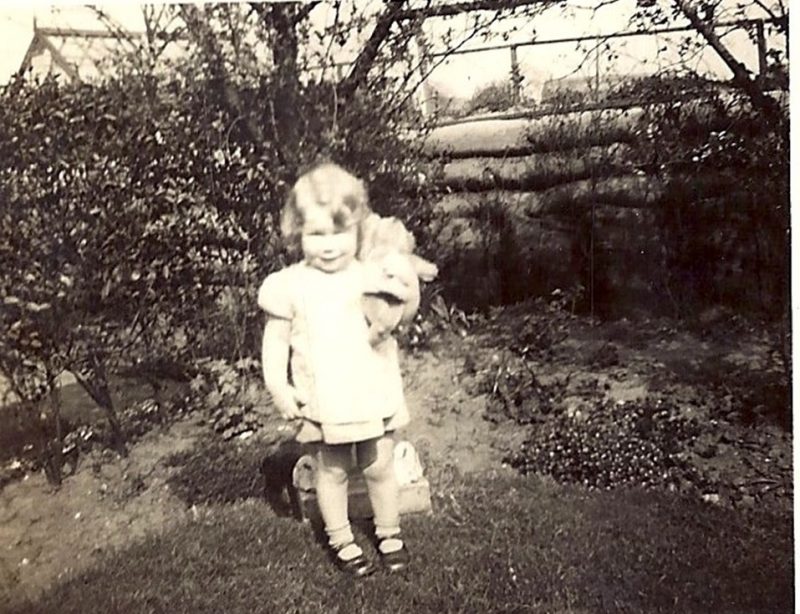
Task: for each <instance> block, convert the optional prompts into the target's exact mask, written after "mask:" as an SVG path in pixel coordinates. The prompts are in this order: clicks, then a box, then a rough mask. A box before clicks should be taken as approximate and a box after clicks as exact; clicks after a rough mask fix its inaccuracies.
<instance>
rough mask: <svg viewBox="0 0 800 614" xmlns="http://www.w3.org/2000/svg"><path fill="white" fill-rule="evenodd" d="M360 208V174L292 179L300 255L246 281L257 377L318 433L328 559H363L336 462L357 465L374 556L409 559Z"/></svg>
mask: <svg viewBox="0 0 800 614" xmlns="http://www.w3.org/2000/svg"><path fill="white" fill-rule="evenodd" d="M369 214H370V210H369V205H368V201H367V193H366V189H365V188H364V185H363V183H362V182H361V181H359V180H358V179H356V178H355V177H354V176H353V175H351V174H349V173H348V172H346V171H345V170H344V169H342V168H341V167H339V166H337V165H335V164H331V163H325V164H321V165H318V166H316V167H314V168H313V169H312V170H310V171H309V172H307V173H305V174H304V175H302V176H301V177H300V179H298V181H297V183H296V184H295V185H294V188H293V189H292V191H291V193H290V195H289V198H288V199H287V202H286V205H285V207H284V210H283V212H282V218H281V233H282V235H283V237H284V239H285V240H286V241H287V243H288V245H289V246H290V247H295V248H297V247H299V248H300V252H301V253H302V256H303V258H302V260H301V261H300V262H297V263H295V264H292V265H290V266H288V267H286V268H284V269H282V270H281V271H278V272H276V273H273V274H271V275H269V276H268V277H267V278H266V279H265V280H264V282H263V283H262V285H261V288H260V289H259V292H258V304H259V305H260V307H261V308H262V309H264V310H265V311H266V313H267V323H266V326H265V329H264V338H263V346H262V363H263V369H264V381H265V383H266V386H267V389H268V391H269V392H270V394H271V395H272V398H273V400H274V403H275V405H276V406H277V408H278V410H279V411H280V413H281V414H282V416H283V417H284V418H286V419H289V420H296V421H297V422H298V423H299V428H298V432H297V436H296V438H297V440H298V441H300V442H303V443H311V442H318V446H317V451H316V456H317V465H318V470H317V474H316V485H315V486H316V492H317V502H318V504H319V509H320V512H321V514H322V520H323V523H324V525H325V532H326V534H327V536H328V543H329V545H330V548H331V554H332V557H333V560H334V562H335V563H336V565H337V567H339V568H340V569H341V570H343V571H345V572H347V573H350V574H352V575H354V576H365V575H367V574H369V573H371V572H373V571H374V567H373V565H372V564H371V563H370V561H369V560H368V559H367V557H366V556H365V554H364V552H363V551H362V550H361V548H360V547H359V546H358V545H357V544H356V543H355V541H354V538H353V533H352V531H351V529H350V522H349V518H348V511H347V485H348V473H349V472H351V471H353V470H355V469H360V470H361V471H363V474H364V477H365V480H366V484H367V488H368V494H369V499H370V502H371V504H372V509H373V514H374V524H375V537H376V539H377V544H378V553H379V555H380V558H381V560H382V562H383V564H384V565H385V566H386V567H387V568H388V569H389V570H392V571H396V570H399V569H401V568H403V567H405V566H406V565H407V564H408V562H409V554H408V550H407V549H406V547H405V544H404V543H403V540H402V539H401V536H400V517H399V510H398V508H399V503H398V486H397V481H396V478H395V475H394V468H393V462H392V461H393V448H394V441H393V438H392V433H393V431H394V430H395V429H397V428H399V427H402V426H404V425H406V424H407V423H408V411H407V408H406V404H405V399H404V396H403V388H402V381H401V377H400V369H399V365H398V361H397V346H396V342H394V339H391V338H390V339H388V340H386V341H388V342H389V343H386V342H382V343H381V344H380V345H379V346H373V345H372V344H371V343H370V340H369V331H368V323H367V321H366V319H365V315H364V312H363V309H362V298H363V295H364V292H365V286H366V284H367V282H366V279H367V278H368V277H369V275H368V274H367V272H366V269H367V268H368V265H366V264H364V263H362V262H360V261H359V260H358V259H357V258H356V255H357V254H358V250H359V245H360V242H361V238H362V231H363V228H362V223H363V222H364V220H366V219H367V216H368V215H369Z"/></svg>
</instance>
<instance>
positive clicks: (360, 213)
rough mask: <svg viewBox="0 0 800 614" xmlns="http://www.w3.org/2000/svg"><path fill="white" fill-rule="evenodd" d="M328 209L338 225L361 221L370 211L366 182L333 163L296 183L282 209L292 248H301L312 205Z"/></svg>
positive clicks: (283, 225)
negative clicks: (307, 214)
mask: <svg viewBox="0 0 800 614" xmlns="http://www.w3.org/2000/svg"><path fill="white" fill-rule="evenodd" d="M312 206H317V207H322V208H323V209H328V210H329V212H330V215H331V218H332V219H333V223H334V227H335V228H337V229H342V230H343V229H345V228H348V227H350V226H352V225H353V224H358V228H359V234H358V241H359V245H360V244H361V223H362V222H363V221H364V220H365V219H366V217H367V216H368V215H369V213H370V208H369V200H368V198H367V190H366V187H365V186H364V183H363V182H362V181H361V180H360V179H358V178H357V177H355V176H354V175H352V174H351V173H349V172H347V171H346V170H345V169H343V168H342V167H341V166H339V165H338V164H335V163H333V162H322V163H318V164H315V165H314V166H312V167H311V168H310V169H309V170H308V171H306V172H305V173H303V174H302V175H300V177H299V178H298V180H297V181H296V182H295V184H294V186H293V187H292V189H291V190H290V191H289V195H288V197H287V199H286V203H285V204H284V207H283V211H282V212H281V235H282V236H283V240H284V241H285V243H286V246H287V247H288V248H289V250H290V251H292V252H295V251H299V249H300V235H301V233H302V229H303V223H304V222H305V212H306V210H307V209H308V208H309V207H312Z"/></svg>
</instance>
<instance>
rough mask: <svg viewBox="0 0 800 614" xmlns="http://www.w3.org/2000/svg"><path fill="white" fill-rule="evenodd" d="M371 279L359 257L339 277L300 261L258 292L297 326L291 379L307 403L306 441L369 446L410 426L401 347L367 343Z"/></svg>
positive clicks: (263, 302)
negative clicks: (366, 307) (368, 442)
mask: <svg viewBox="0 0 800 614" xmlns="http://www.w3.org/2000/svg"><path fill="white" fill-rule="evenodd" d="M365 277H366V267H365V266H364V265H363V264H362V263H361V262H359V261H357V260H354V261H353V262H352V263H351V264H350V265H349V266H348V267H347V268H345V269H343V270H342V271H338V272H335V273H326V272H323V271H320V270H319V269H315V268H313V267H310V266H308V265H306V264H305V263H304V262H300V263H297V264H293V265H291V266H289V267H286V268H285V269H283V270H281V271H278V272H276V273H273V274H271V275H269V276H267V278H266V279H265V280H264V282H263V283H262V284H261V288H260V289H259V291H258V304H259V306H260V307H261V308H262V309H264V310H265V311H266V312H267V314H268V315H270V316H272V317H277V318H284V319H288V320H289V321H290V322H291V334H290V341H289V345H290V356H291V357H290V361H289V362H290V373H291V381H292V384H293V385H294V386H295V388H297V390H298V392H299V393H300V395H301V397H302V398H303V399H307V400H308V402H307V404H305V405H304V406H302V407H301V411H302V413H303V417H304V420H303V425H302V427H301V429H300V431H299V432H298V434H297V440H298V441H300V442H311V441H324V442H325V443H329V444H340V443H350V442H354V441H364V440H366V439H372V438H374V437H380V436H382V435H383V434H384V433H385V432H387V431H392V430H395V429H397V428H400V427H402V426H405V425H406V424H408V409H407V408H406V403H405V398H404V395H403V384H402V379H401V376H400V366H399V362H398V354H397V342H396V341H395V340H394V338H389V339H387V340H386V341H384V342H383V343H382V344H380V346H378V347H376V348H373V347H372V346H371V345H370V343H369V341H368V324H367V321H366V319H365V317H364V312H363V309H362V306H361V300H362V297H363V294H364V288H365V284H366V283H367V282H366V279H365Z"/></svg>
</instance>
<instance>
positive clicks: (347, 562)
mask: <svg viewBox="0 0 800 614" xmlns="http://www.w3.org/2000/svg"><path fill="white" fill-rule="evenodd" d="M349 545H350V544H345V545H344V546H342V547H341V548H337V549H335V550H331V558H332V559H333V563H334V565H336V568H337V569H338V570H339V571H342V572H344V573H346V574H347V575H349V576H353V577H354V578H364V577H366V576H368V575H370V574H372V573H374V572H375V566H374V565H373V564H372V563H371V562H370V561H369V559H368V558H367V557H366V556H364V553H363V552H362V553H361V554H359V555H358V556H357V557H354V558H352V559H343V558H341V557H340V556H339V552H340V551H341V550H342V549H343V548H345V547H346V546H349Z"/></svg>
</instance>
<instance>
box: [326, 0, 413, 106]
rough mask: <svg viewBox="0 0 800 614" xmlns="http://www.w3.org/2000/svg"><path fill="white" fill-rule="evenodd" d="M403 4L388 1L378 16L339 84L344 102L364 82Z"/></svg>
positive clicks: (340, 94)
mask: <svg viewBox="0 0 800 614" xmlns="http://www.w3.org/2000/svg"><path fill="white" fill-rule="evenodd" d="M404 4H405V0H389V2H388V4H387V5H386V7H385V9H384V11H383V13H382V14H381V15H379V16H378V19H377V22H376V23H375V28H374V29H373V30H372V34H370V37H369V39H368V40H367V42H366V43H365V44H364V46H363V47H362V49H361V53H359V54H358V57H357V58H356V61H355V63H354V64H353V67H352V68H351V69H350V72H349V74H348V75H347V76H346V77H345V78H344V80H343V81H342V82H341V83H340V84H339V96H340V97H341V98H343V99H344V100H348V99H349V98H350V97H352V95H353V94H354V93H355V91H356V89H357V88H358V87H359V86H360V85H361V83H362V82H363V81H364V80H365V78H366V76H367V73H368V72H369V69H370V68H371V67H372V64H373V62H374V61H375V58H376V57H377V55H378V51H379V50H380V47H381V45H382V44H383V42H384V41H385V40H386V38H387V37H388V36H389V31H390V30H391V28H392V25H393V24H394V22H395V21H396V20H397V15H399V14H400V10H401V9H402V7H403V5H404Z"/></svg>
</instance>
